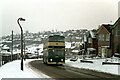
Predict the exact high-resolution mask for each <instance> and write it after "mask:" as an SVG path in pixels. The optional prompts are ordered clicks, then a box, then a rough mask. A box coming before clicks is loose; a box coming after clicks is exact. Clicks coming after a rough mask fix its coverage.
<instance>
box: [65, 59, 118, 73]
mask: <svg viewBox="0 0 120 80" xmlns="http://www.w3.org/2000/svg"><path fill="white" fill-rule="evenodd" d="M80 60H81V59H78V60H77V61H70V59H68V60H66V65H69V66H72V67H77V68H83V69H90V70H96V71H99V72H105V73H111V74H115V75H120V65H110V64H105V65H102V62H105V61H106V59H88V61H93V63H85V62H80ZM108 62H112V63H118V62H119V63H120V60H119V59H117V58H113V59H108Z"/></svg>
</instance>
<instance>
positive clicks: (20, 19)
mask: <svg viewBox="0 0 120 80" xmlns="http://www.w3.org/2000/svg"><path fill="white" fill-rule="evenodd" d="M19 21H25V19H23V18H18V20H17V23H18V25H19V27H20V29H21V70H22V71H23V29H22V27H21V25H20V23H19Z"/></svg>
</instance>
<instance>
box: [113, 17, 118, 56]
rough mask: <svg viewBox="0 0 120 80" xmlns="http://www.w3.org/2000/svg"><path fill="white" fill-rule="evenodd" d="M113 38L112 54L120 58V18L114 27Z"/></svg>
mask: <svg viewBox="0 0 120 80" xmlns="http://www.w3.org/2000/svg"><path fill="white" fill-rule="evenodd" d="M112 37H113V38H112V39H113V41H112V53H113V54H114V55H115V56H119V57H120V41H119V40H120V17H119V18H118V20H117V21H116V22H115V23H114V25H113V28H112Z"/></svg>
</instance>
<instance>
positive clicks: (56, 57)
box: [43, 35, 65, 65]
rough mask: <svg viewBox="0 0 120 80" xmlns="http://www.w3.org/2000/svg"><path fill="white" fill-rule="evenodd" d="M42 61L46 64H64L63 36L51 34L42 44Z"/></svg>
mask: <svg viewBox="0 0 120 80" xmlns="http://www.w3.org/2000/svg"><path fill="white" fill-rule="evenodd" d="M43 62H44V63H46V64H61V65H62V64H65V37H64V36H60V35H52V36H49V37H48V38H46V40H45V41H44V45H43Z"/></svg>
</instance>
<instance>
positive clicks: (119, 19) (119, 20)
mask: <svg viewBox="0 0 120 80" xmlns="http://www.w3.org/2000/svg"><path fill="white" fill-rule="evenodd" d="M118 22H120V17H119V18H118V19H117V21H116V22H115V23H114V25H113V28H115V27H116V25H117V24H118Z"/></svg>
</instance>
